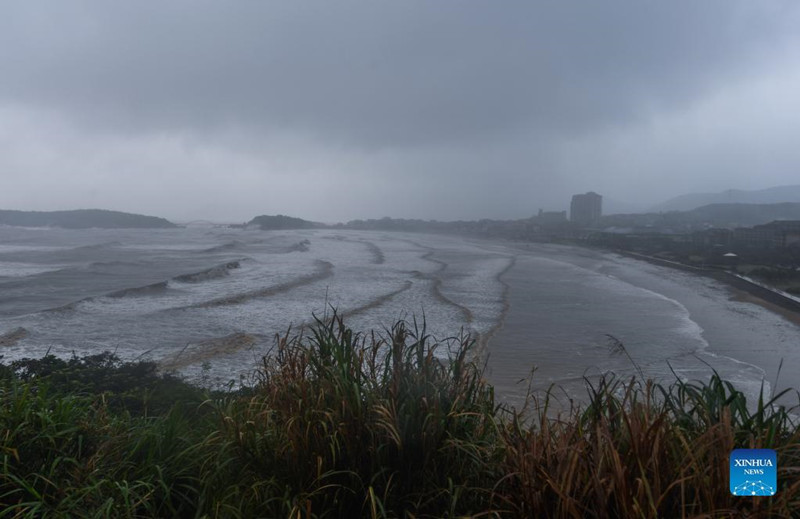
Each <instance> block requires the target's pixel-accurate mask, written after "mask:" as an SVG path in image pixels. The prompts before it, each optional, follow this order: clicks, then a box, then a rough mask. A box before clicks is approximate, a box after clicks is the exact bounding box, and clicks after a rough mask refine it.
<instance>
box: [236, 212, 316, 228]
mask: <svg viewBox="0 0 800 519" xmlns="http://www.w3.org/2000/svg"><path fill="white" fill-rule="evenodd" d="M247 225H248V226H258V227H259V228H260V229H261V230H264V231H281V230H286V229H318V228H321V227H324V226H323V225H322V224H318V223H314V222H309V221H308V220H303V219H302V218H295V217H293V216H284V215H282V214H278V215H274V216H269V215H261V216H256V217H255V218H253V219H252V220H250V221H249V222H248V223H247Z"/></svg>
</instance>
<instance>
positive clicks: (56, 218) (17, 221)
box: [0, 209, 177, 229]
mask: <svg viewBox="0 0 800 519" xmlns="http://www.w3.org/2000/svg"><path fill="white" fill-rule="evenodd" d="M0 225H12V226H15V227H62V228H64V229H90V228H93V227H97V228H102V229H165V228H171V227H177V225H175V224H174V223H172V222H170V221H169V220H166V219H164V218H159V217H156V216H144V215H141V214H131V213H122V212H119V211H106V210H103V209H77V210H74V211H5V210H0Z"/></svg>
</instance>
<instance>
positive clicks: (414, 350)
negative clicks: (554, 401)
mask: <svg viewBox="0 0 800 519" xmlns="http://www.w3.org/2000/svg"><path fill="white" fill-rule="evenodd" d="M473 345H474V343H473V341H472V340H471V339H470V338H469V337H465V336H461V337H456V338H452V339H450V340H447V341H438V342H437V341H435V340H433V339H432V338H431V337H430V336H429V335H428V334H427V333H426V329H425V325H424V323H422V324H419V323H415V322H412V323H406V322H399V323H396V324H395V325H394V326H392V327H391V328H390V329H387V330H384V331H383V332H382V333H368V334H360V333H356V332H354V331H353V330H351V329H349V328H348V327H347V326H346V325H345V324H344V322H343V321H342V319H341V318H340V317H339V316H337V315H336V314H334V315H333V316H332V318H330V319H324V320H318V321H317V322H316V324H315V326H312V327H310V328H308V329H307V330H304V331H301V332H299V333H295V334H292V333H289V332H287V333H286V334H285V335H283V336H281V337H278V338H277V340H276V345H275V347H274V349H273V350H272V351H271V352H269V354H268V355H266V356H265V357H264V358H263V362H262V364H261V366H259V368H258V370H257V372H256V377H255V382H254V384H253V385H252V387H249V388H244V389H242V390H239V391H231V392H227V393H209V392H207V391H205V390H203V389H200V388H196V387H192V386H190V385H188V384H186V383H184V382H182V381H180V380H179V379H177V378H175V377H171V376H163V375H159V374H158V373H157V372H156V371H155V366H154V365H152V364H148V363H134V364H126V363H121V362H119V360H118V359H116V358H114V357H113V356H110V355H107V354H105V355H103V356H93V357H88V358H85V359H70V360H67V361H63V360H59V359H55V358H50V357H45V358H44V359H37V360H27V361H19V362H16V363H12V364H10V365H7V366H6V365H3V366H0V461H2V467H0V518H2V517H187V518H188V517H193V518H194V517H196V518H201V517H203V518H204V517H226V518H227V517H243V518H244V517H296V518H301V517H302V518H306V517H308V518H311V517H461V516H473V517H475V516H481V517H545V518H547V517H597V518H606V517H608V518H612V517H644V518H647V517H792V516H793V514H796V513H797V512H796V511H797V510H798V509H800V432H799V430H798V426H797V424H796V423H794V422H793V419H792V413H793V412H796V411H797V410H796V409H786V408H784V407H781V406H779V405H777V401H776V399H772V400H769V401H764V400H763V399H762V400H759V402H757V403H756V404H755V405H753V406H750V407H748V405H747V402H746V400H745V397H744V395H743V394H742V393H741V392H739V391H737V390H736V389H735V388H734V387H733V386H732V385H731V384H730V383H728V382H726V381H724V380H722V379H721V378H720V377H719V376H717V375H715V376H713V377H712V378H711V380H710V381H709V382H707V383H687V382H680V381H676V382H675V383H673V384H669V385H662V384H657V383H654V382H652V381H648V380H643V379H641V378H632V379H625V380H622V379H619V378H615V377H613V376H608V377H605V378H600V379H597V380H587V386H586V387H587V391H588V403H587V404H586V405H584V406H582V407H580V408H578V407H575V408H572V409H566V410H562V411H561V414H560V415H556V416H555V417H554V412H553V410H552V406H551V401H550V397H549V395H548V394H547V393H545V394H541V395H531V396H530V398H531V400H532V403H533V404H535V405H533V406H532V409H534V411H533V412H532V413H531V414H526V415H523V414H522V413H520V412H517V411H516V410H513V409H508V408H505V407H502V406H498V405H497V404H496V403H495V400H494V394H493V389H492V387H491V386H490V385H488V384H487V383H486V382H485V380H484V379H483V376H482V375H483V370H482V366H481V364H480V363H479V362H478V360H479V359H476V358H474V357H473V351H472V348H473ZM778 396H779V397H780V396H785V395H778ZM737 447H764V448H774V449H776V450H777V453H778V465H779V475H778V479H779V488H778V492H777V495H776V496H774V497H771V498H746V499H745V498H735V497H733V496H731V495H730V494H729V492H728V455H729V453H730V451H731V450H732V449H734V448H737Z"/></svg>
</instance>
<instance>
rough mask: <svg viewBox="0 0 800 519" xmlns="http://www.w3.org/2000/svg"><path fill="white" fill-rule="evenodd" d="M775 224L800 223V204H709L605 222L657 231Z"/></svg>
mask: <svg viewBox="0 0 800 519" xmlns="http://www.w3.org/2000/svg"><path fill="white" fill-rule="evenodd" d="M774 220H800V203H793V202H787V203H783V204H709V205H704V206H703V207H698V208H695V209H692V210H691V211H667V212H662V213H645V214H618V215H608V216H604V217H603V218H602V225H603V226H605V227H656V228H659V227H660V228H671V229H674V230H679V229H687V228H702V227H707V226H712V227H724V228H728V229H733V228H736V227H753V226H755V225H761V224H765V223H769V222H772V221H774Z"/></svg>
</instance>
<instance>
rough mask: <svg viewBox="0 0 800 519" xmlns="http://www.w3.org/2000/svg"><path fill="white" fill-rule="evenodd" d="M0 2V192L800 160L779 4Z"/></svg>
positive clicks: (156, 209) (785, 168) (738, 179)
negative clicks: (0, 182)
mask: <svg viewBox="0 0 800 519" xmlns="http://www.w3.org/2000/svg"><path fill="white" fill-rule="evenodd" d="M0 14H1V15H2V16H0V74H2V76H1V77H0V180H2V181H3V182H4V184H3V189H2V190H0V207H2V208H18V209H43V210H45V209H53V208H60V209H69V208H75V207H87V206H88V207H106V208H112V209H121V210H129V211H143V212H150V213H154V214H162V215H164V216H167V217H173V218H177V219H192V218H219V219H229V220H242V219H248V218H250V217H252V216H253V215H254V214H259V213H265V212H267V213H279V212H282V213H288V214H294V215H297V216H303V217H307V218H313V219H319V220H327V221H336V220H346V219H350V218H360V217H380V216H384V215H390V216H400V217H420V218H439V219H457V218H483V217H492V218H504V217H505V218H517V217H524V216H529V215H531V214H533V213H535V212H536V210H537V209H538V208H539V207H542V208H545V209H554V210H561V209H564V208H566V206H567V205H568V203H569V197H570V195H571V194H572V193H575V192H583V191H587V190H590V189H592V190H596V191H600V192H602V193H603V194H605V195H606V196H607V197H609V198H614V197H615V196H616V197H617V198H625V199H626V200H628V201H633V200H637V199H638V200H639V201H642V200H644V199H648V200H649V201H650V202H657V201H661V200H663V199H664V198H667V197H669V196H674V195H677V194H681V193H683V192H686V191H691V190H698V189H700V190H703V191H713V190H722V189H728V188H740V189H748V188H753V189H755V188H760V187H769V186H770V185H780V184H789V183H795V182H796V178H794V177H793V175H794V176H796V174H795V173H793V172H796V171H798V168H800V150H798V148H797V146H795V145H794V144H793V142H792V139H790V138H788V136H792V135H796V134H797V133H798V132H800V122H798V121H797V120H796V117H793V116H788V115H787V114H794V113H796V112H797V107H798V105H800V98H799V97H798V94H797V92H798V91H800V74H798V73H795V72H794V71H796V70H800V51H798V48H800V45H798V42H799V40H798V36H797V30H796V28H797V27H798V26H799V25H798V22H800V4H798V3H797V2H796V1H795V0H774V1H773V0H758V1H756V0H749V1H745V0H704V1H701V2H689V1H686V2H683V1H681V2H665V1H648V0H629V1H611V0H609V1H591V2H589V1H580V2H579V1H574V2H573V1H538V2H522V1H504V2H489V1H455V0H425V1H406V0H403V1H393V2H389V1H372V0H364V1H352V0H337V1H335V2H330V1H303V2H298V1H290V0H286V1H280V2H279V1H274V0H264V1H257V0H243V1H239V2H218V1H210V0H192V1H188V0H184V1H168V2H122V1H100V0H95V1H89V0H84V1H74V2H61V1H55V0H53V1H49V2H47V1H41V2H36V1H30V2H17V3H10V2H7V3H5V4H4V6H3V8H2V12H1V13H0ZM759 183H762V184H763V183H766V184H764V185H760V184H759ZM332 201H335V202H333V203H332Z"/></svg>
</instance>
